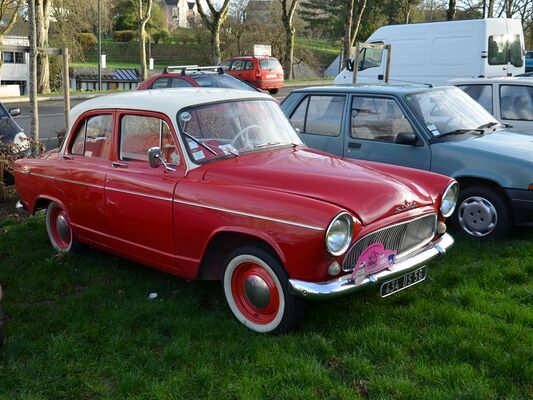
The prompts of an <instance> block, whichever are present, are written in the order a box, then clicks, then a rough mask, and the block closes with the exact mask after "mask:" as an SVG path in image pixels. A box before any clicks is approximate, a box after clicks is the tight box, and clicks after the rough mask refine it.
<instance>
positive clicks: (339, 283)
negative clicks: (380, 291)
mask: <svg viewBox="0 0 533 400" xmlns="http://www.w3.org/2000/svg"><path fill="white" fill-rule="evenodd" d="M453 242H454V240H453V238H452V236H451V235H450V234H449V233H445V234H444V235H443V236H441V237H440V238H439V239H437V240H436V241H435V242H433V243H429V244H427V245H426V246H425V247H423V248H422V249H421V250H420V251H419V252H418V253H416V254H413V255H412V256H411V257H409V258H407V259H405V260H402V261H400V262H399V263H397V264H394V267H393V269H392V270H388V269H386V270H383V271H380V272H378V273H376V274H373V275H370V276H368V277H366V278H365V279H364V280H363V281H362V282H360V283H357V284H356V283H355V281H354V280H353V279H352V274H346V275H343V276H341V277H339V278H337V279H333V280H331V281H327V282H307V281H300V280H298V279H289V290H290V291H291V292H292V293H293V294H295V295H297V296H300V297H304V298H306V299H313V300H324V299H330V298H334V297H339V296H344V295H346V294H349V293H353V292H357V291H359V290H361V289H363V288H364V287H367V286H372V285H374V286H375V285H378V284H379V283H382V282H384V281H387V280H390V279H393V278H397V277H398V276H401V275H403V274H406V273H408V272H411V271H414V270H416V269H417V268H419V267H421V266H423V265H425V264H426V263H427V262H429V261H431V260H433V259H434V258H436V257H438V256H439V255H442V254H444V252H445V251H446V250H447V249H449V248H450V247H451V246H452V245H453Z"/></svg>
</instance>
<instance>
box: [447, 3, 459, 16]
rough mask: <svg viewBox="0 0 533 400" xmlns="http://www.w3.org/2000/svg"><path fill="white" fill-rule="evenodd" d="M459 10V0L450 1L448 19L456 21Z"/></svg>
mask: <svg viewBox="0 0 533 400" xmlns="http://www.w3.org/2000/svg"><path fill="white" fill-rule="evenodd" d="M456 10H457V0H450V1H449V3H448V10H447V11H446V19H447V20H448V21H453V20H454V19H455V12H456Z"/></svg>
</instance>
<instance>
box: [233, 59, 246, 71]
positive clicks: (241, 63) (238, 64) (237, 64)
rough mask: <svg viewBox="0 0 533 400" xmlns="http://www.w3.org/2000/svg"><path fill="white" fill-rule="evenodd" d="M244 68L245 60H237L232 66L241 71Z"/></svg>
mask: <svg viewBox="0 0 533 400" xmlns="http://www.w3.org/2000/svg"><path fill="white" fill-rule="evenodd" d="M242 69H244V60H235V61H233V64H232V66H231V70H232V71H240V70H242Z"/></svg>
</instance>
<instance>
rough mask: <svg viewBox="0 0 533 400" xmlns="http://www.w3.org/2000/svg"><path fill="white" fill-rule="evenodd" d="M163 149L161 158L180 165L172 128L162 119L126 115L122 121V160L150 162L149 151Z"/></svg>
mask: <svg viewBox="0 0 533 400" xmlns="http://www.w3.org/2000/svg"><path fill="white" fill-rule="evenodd" d="M150 147H159V148H161V156H162V157H163V159H164V160H165V161H166V162H167V163H170V164H174V165H176V164H179V156H178V151H177V148H176V144H175V142H174V139H173V138H172V134H171V132H170V128H169V127H168V125H167V124H166V122H165V121H163V120H162V119H160V118H157V117H146V116H142V115H125V116H123V117H122V120H121V135H120V159H121V160H125V161H145V162H148V149H150Z"/></svg>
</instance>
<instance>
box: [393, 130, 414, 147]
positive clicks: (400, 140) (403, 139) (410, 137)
mask: <svg viewBox="0 0 533 400" xmlns="http://www.w3.org/2000/svg"><path fill="white" fill-rule="evenodd" d="M396 143H397V144H407V145H409V146H416V145H417V143H418V137H417V136H416V135H415V134H414V133H408V132H400V133H398V136H396Z"/></svg>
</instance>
